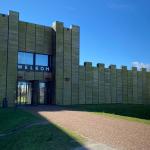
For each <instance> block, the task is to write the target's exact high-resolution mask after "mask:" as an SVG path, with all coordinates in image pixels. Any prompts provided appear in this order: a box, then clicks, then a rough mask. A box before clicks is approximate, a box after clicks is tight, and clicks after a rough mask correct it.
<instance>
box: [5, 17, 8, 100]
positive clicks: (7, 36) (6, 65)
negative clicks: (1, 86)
mask: <svg viewBox="0 0 150 150" xmlns="http://www.w3.org/2000/svg"><path fill="white" fill-rule="evenodd" d="M7 21H8V34H7V60H6V86H5V97H7V78H8V77H7V75H8V49H9V16H8V20H7Z"/></svg>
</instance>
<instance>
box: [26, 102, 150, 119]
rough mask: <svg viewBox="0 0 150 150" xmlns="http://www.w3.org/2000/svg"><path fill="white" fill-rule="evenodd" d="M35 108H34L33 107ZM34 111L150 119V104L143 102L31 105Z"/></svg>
mask: <svg viewBox="0 0 150 150" xmlns="http://www.w3.org/2000/svg"><path fill="white" fill-rule="evenodd" d="M32 108H34V109H32ZM29 109H32V111H33V112H34V113H36V112H37V111H38V112H40V111H65V110H70V111H86V112H96V113H108V114H116V115H120V116H127V117H135V118H139V119H147V120H150V105H143V104H99V105H74V106H38V107H36V106H33V107H29Z"/></svg>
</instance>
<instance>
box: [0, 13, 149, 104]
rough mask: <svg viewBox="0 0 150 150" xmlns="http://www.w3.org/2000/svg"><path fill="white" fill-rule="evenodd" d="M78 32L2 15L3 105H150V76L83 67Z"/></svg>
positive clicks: (0, 82)
mask: <svg viewBox="0 0 150 150" xmlns="http://www.w3.org/2000/svg"><path fill="white" fill-rule="evenodd" d="M79 53H80V27H79V26H75V25H72V26H71V27H70V28H66V27H64V24H63V23H62V22H58V21H56V22H55V23H53V25H52V26H51V27H50V26H43V25H37V24H33V23H28V22H24V21H20V20H19V13H18V12H14V11H10V12H9V15H5V14H0V105H1V106H2V105H3V101H4V99H7V102H8V106H14V105H16V104H32V105H37V104H57V105H75V104H103V103H107V104H110V103H125V104H150V72H147V71H146V69H142V71H138V70H137V68H135V67H133V68H132V70H127V67H126V66H123V67H122V68H121V69H117V68H116V66H115V65H111V66H110V67H109V68H105V66H104V64H100V63H99V64H97V67H93V66H92V63H91V62H85V63H84V65H83V66H82V65H79V56H80V55H79Z"/></svg>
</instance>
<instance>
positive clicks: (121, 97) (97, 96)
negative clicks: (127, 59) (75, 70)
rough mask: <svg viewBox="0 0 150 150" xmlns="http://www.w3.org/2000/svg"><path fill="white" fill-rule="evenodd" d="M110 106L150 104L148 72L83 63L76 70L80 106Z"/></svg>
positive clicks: (124, 67)
mask: <svg viewBox="0 0 150 150" xmlns="http://www.w3.org/2000/svg"><path fill="white" fill-rule="evenodd" d="M111 103H124V104H150V72H146V70H145V69H143V70H142V71H137V68H135V67H133V68H132V70H127V67H126V66H123V67H122V68H121V69H116V66H115V65H111V66H110V67H109V68H105V67H104V64H98V65H97V67H92V63H91V62H85V63H84V66H80V67H79V104H111Z"/></svg>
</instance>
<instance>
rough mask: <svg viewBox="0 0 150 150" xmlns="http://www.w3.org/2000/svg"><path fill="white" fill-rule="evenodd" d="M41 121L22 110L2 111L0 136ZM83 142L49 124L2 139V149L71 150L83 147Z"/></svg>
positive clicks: (70, 133) (72, 134) (0, 110)
mask: <svg viewBox="0 0 150 150" xmlns="http://www.w3.org/2000/svg"><path fill="white" fill-rule="evenodd" d="M40 120H41V118H40V117H36V116H34V115H32V114H30V113H28V112H25V111H23V110H20V109H17V110H14V109H10V108H8V109H0V134H3V133H7V132H8V131H10V130H11V129H14V128H16V127H19V126H20V127H21V126H23V125H24V124H27V123H32V122H35V121H40ZM82 142H83V141H82V139H81V138H80V137H79V136H77V135H75V134H74V133H72V132H70V131H68V130H66V129H63V128H61V127H59V126H56V125H54V124H52V123H49V124H46V125H35V126H32V127H30V128H25V129H23V130H20V131H19V132H16V133H14V134H11V135H7V136H4V137H0V149H2V150H10V149H11V150H70V149H72V148H75V147H79V146H82Z"/></svg>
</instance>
